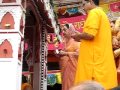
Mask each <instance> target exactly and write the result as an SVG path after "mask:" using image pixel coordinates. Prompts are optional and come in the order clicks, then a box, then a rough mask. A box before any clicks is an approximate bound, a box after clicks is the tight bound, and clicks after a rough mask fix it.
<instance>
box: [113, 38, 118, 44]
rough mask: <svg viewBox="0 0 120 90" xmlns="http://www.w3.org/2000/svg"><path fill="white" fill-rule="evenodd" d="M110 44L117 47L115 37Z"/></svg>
mask: <svg viewBox="0 0 120 90" xmlns="http://www.w3.org/2000/svg"><path fill="white" fill-rule="evenodd" d="M112 44H113V46H118V40H117V38H116V37H114V38H113V41H112Z"/></svg>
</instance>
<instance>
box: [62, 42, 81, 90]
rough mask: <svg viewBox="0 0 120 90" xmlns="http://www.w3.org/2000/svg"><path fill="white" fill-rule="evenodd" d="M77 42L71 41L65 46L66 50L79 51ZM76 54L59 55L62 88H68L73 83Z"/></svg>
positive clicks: (63, 89)
mask: <svg viewBox="0 0 120 90" xmlns="http://www.w3.org/2000/svg"><path fill="white" fill-rule="evenodd" d="M79 45H80V43H79V42H77V43H76V42H71V43H70V44H69V45H68V46H67V47H65V51H66V52H76V51H77V50H78V51H79ZM77 60H78V55H65V56H62V57H61V60H60V66H61V75H62V90H69V89H70V88H71V87H72V86H73V85H74V78H75V73H76V65H77Z"/></svg>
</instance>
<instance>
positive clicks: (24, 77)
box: [22, 75, 27, 83]
mask: <svg viewBox="0 0 120 90" xmlns="http://www.w3.org/2000/svg"><path fill="white" fill-rule="evenodd" d="M26 82H27V78H26V76H24V75H22V83H26Z"/></svg>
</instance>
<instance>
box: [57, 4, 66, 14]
mask: <svg viewBox="0 0 120 90" xmlns="http://www.w3.org/2000/svg"><path fill="white" fill-rule="evenodd" d="M66 10H67V6H64V7H60V8H59V9H58V12H59V13H60V14H61V15H65V13H66Z"/></svg>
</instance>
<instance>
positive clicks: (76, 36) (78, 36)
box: [71, 33, 81, 42]
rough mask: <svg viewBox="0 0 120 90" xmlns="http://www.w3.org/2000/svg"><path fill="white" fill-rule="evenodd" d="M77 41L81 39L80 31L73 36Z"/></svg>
mask: <svg viewBox="0 0 120 90" xmlns="http://www.w3.org/2000/svg"><path fill="white" fill-rule="evenodd" d="M71 37H72V38H73V39H74V40H75V41H78V42H79V41H80V39H81V38H80V34H79V33H76V34H73V35H72V36H71Z"/></svg>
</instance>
